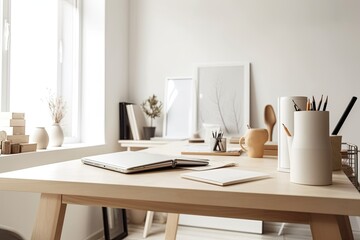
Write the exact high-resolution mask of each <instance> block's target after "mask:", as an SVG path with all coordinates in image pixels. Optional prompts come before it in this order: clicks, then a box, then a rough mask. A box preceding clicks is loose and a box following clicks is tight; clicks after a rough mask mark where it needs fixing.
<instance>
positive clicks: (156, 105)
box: [140, 94, 163, 127]
mask: <svg viewBox="0 0 360 240" xmlns="http://www.w3.org/2000/svg"><path fill="white" fill-rule="evenodd" d="M140 106H141V108H142V110H143V111H144V113H145V114H146V116H148V117H149V118H150V126H151V127H152V126H153V120H154V119H155V118H157V117H160V115H161V110H162V107H163V105H162V102H161V101H159V100H158V99H157V97H156V95H154V94H153V95H152V96H150V97H149V98H148V99H146V100H145V101H144V102H143V103H142V104H141V105H140Z"/></svg>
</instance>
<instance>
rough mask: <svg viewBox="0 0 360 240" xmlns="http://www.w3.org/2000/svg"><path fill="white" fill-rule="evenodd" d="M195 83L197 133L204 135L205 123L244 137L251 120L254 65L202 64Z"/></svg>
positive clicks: (198, 67) (247, 63)
mask: <svg viewBox="0 0 360 240" xmlns="http://www.w3.org/2000/svg"><path fill="white" fill-rule="evenodd" d="M194 82H195V104H194V111H193V115H194V121H193V129H194V131H197V132H200V133H202V135H203V136H204V135H205V131H206V130H205V129H204V127H203V126H204V124H205V125H211V126H219V127H220V129H221V130H222V131H223V132H224V135H226V136H243V135H244V134H245V132H246V129H247V125H248V124H249V121H250V63H249V62H234V63H213V64H199V65H197V66H196V67H195V73H194Z"/></svg>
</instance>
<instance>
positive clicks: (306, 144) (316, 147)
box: [290, 111, 332, 185]
mask: <svg viewBox="0 0 360 240" xmlns="http://www.w3.org/2000/svg"><path fill="white" fill-rule="evenodd" d="M290 165H291V167H290V181H291V182H293V183H299V184H306V185H330V184H332V158H331V145H330V138H329V112H327V111H298V112H294V137H293V140H292V146H291V151H290Z"/></svg>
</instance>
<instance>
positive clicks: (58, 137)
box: [49, 123, 64, 147]
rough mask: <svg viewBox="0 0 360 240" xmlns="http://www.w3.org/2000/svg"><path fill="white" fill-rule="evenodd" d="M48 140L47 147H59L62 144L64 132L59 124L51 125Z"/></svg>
mask: <svg viewBox="0 0 360 240" xmlns="http://www.w3.org/2000/svg"><path fill="white" fill-rule="evenodd" d="M49 138H50V141H49V146H51V147H61V145H62V144H63V142H64V132H63V130H62V128H61V126H60V125H59V123H53V125H52V126H51V127H50V128H49Z"/></svg>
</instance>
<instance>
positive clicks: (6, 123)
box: [0, 118, 25, 127]
mask: <svg viewBox="0 0 360 240" xmlns="http://www.w3.org/2000/svg"><path fill="white" fill-rule="evenodd" d="M0 126H3V127H25V119H15V118H11V119H5V118H3V119H0Z"/></svg>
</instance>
